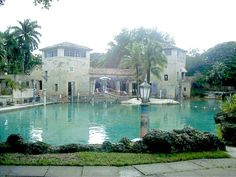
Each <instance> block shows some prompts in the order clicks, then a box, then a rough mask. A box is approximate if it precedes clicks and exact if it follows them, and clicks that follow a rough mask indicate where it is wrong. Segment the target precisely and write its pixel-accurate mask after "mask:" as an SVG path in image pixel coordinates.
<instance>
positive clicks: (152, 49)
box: [104, 28, 174, 82]
mask: <svg viewBox="0 0 236 177" xmlns="http://www.w3.org/2000/svg"><path fill="white" fill-rule="evenodd" d="M172 44H174V42H173V39H172V38H171V37H170V36H169V35H168V34H163V33H161V32H159V31H157V30H155V29H145V28H138V29H133V30H131V31H129V30H127V29H123V30H122V31H121V33H120V34H118V35H117V36H116V37H115V38H114V42H111V43H110V44H109V45H110V49H109V50H108V52H107V57H106V60H105V64H104V66H105V67H113V68H116V67H122V68H132V69H135V70H136V78H137V80H138V79H140V78H141V79H142V80H143V79H144V77H145V76H146V75H147V81H148V82H150V73H151V72H152V73H153V74H154V75H156V76H157V77H158V76H159V74H160V72H161V71H162V68H163V66H164V65H165V64H166V58H165V56H164V54H163V52H162V47H164V46H168V45H172Z"/></svg>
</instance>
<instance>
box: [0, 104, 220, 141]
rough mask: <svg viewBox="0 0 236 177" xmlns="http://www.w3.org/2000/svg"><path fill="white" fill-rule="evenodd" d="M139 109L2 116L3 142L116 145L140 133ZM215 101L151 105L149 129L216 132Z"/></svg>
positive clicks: (79, 107)
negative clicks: (16, 139) (13, 137)
mask: <svg viewBox="0 0 236 177" xmlns="http://www.w3.org/2000/svg"><path fill="white" fill-rule="evenodd" d="M139 109H140V107H139V106H137V105H133V106H131V105H120V104H106V103H104V104H95V105H91V104H76V103H68V104H53V105H47V106H46V107H43V106H40V107H34V108H29V109H23V110H16V111H12V112H6V113H0V141H6V139H7V137H8V136H9V135H10V134H12V133H18V134H20V135H22V136H23V138H24V139H25V140H27V141H37V140H38V141H43V142H46V143H48V144H51V145H62V144H68V143H84V144H85V143H102V142H103V141H105V140H109V141H111V142H117V141H119V140H120V139H121V138H122V137H128V138H129V139H133V138H137V137H139V134H140V110H139ZM218 111H219V108H218V103H217V101H215V100H207V101H185V102H184V103H183V104H182V105H151V106H149V119H150V120H149V129H153V128H156V129H161V130H173V129H181V128H183V127H184V126H191V127H194V128H197V129H199V130H202V131H208V132H211V133H215V123H214V115H215V114H216V113H217V112H218Z"/></svg>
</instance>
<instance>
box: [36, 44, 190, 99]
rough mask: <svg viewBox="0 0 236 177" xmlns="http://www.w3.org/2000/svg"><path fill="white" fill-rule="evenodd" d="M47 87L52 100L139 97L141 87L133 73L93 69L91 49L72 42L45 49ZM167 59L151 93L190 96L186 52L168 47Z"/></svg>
mask: <svg viewBox="0 0 236 177" xmlns="http://www.w3.org/2000/svg"><path fill="white" fill-rule="evenodd" d="M41 51H42V59H43V66H42V77H43V79H42V81H43V88H44V89H46V90H47V94H48V96H49V97H56V98H58V99H62V100H65V101H67V100H68V99H69V100H71V99H73V101H76V100H77V99H78V98H79V97H85V101H88V100H86V99H87V97H88V99H89V97H91V96H92V95H94V93H96V92H101V91H105V90H104V85H103V86H102V84H104V81H103V80H101V78H105V77H106V78H107V80H106V85H105V86H106V88H107V87H108V89H109V92H113V93H114V94H118V95H122V94H123V93H125V94H126V95H129V96H135V95H136V93H137V85H136V80H135V72H134V71H132V70H122V69H113V68H112V69H111V68H90V51H91V49H90V48H88V47H84V46H79V45H76V44H72V43H67V42H64V43H60V44H56V45H53V46H49V47H46V48H43V49H41ZM163 52H164V54H165V56H166V58H167V65H166V66H165V68H164V70H163V72H162V74H161V77H160V78H157V77H155V76H154V75H151V84H152V87H151V93H152V96H153V97H157V98H173V99H181V98H183V97H186V98H188V97H190V89H191V84H190V82H188V81H186V79H185V73H186V72H187V71H186V69H185V67H186V51H185V50H183V49H180V48H177V47H168V48H164V49H163Z"/></svg>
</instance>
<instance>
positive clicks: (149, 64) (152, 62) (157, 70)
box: [143, 40, 167, 83]
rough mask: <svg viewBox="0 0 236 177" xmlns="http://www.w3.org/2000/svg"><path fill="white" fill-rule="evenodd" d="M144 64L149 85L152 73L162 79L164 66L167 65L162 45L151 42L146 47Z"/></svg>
mask: <svg viewBox="0 0 236 177" xmlns="http://www.w3.org/2000/svg"><path fill="white" fill-rule="evenodd" d="M143 53H144V62H143V66H144V68H145V69H146V74H147V83H150V77H151V73H152V74H153V75H155V76H156V77H158V78H160V74H161V72H162V71H163V68H164V66H165V65H166V64H167V60H166V57H165V55H164V54H163V52H162V46H161V45H160V43H158V42H156V41H153V40H149V41H148V42H147V44H146V45H145V46H144V52H143Z"/></svg>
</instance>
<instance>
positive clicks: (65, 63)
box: [41, 42, 91, 101]
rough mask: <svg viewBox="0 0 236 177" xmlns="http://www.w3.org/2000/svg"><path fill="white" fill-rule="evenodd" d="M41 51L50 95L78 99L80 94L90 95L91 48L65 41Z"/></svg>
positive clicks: (72, 99)
mask: <svg viewBox="0 0 236 177" xmlns="http://www.w3.org/2000/svg"><path fill="white" fill-rule="evenodd" d="M41 51H42V60H43V66H42V72H43V75H42V76H43V88H44V89H46V90H47V95H48V97H51V98H56V99H61V100H65V101H67V99H68V98H69V100H71V101H76V100H77V98H78V96H82V97H83V96H88V95H89V69H90V51H91V49H90V48H88V47H84V46H80V45H76V44H72V43H68V42H63V43H60V44H56V45H53V46H49V47H45V48H43V49H41Z"/></svg>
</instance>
